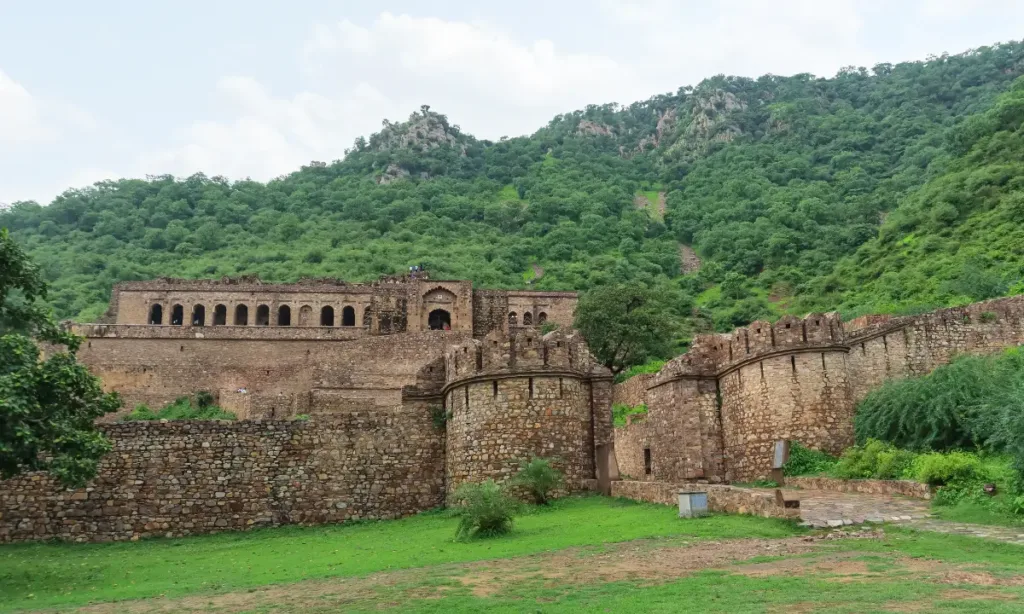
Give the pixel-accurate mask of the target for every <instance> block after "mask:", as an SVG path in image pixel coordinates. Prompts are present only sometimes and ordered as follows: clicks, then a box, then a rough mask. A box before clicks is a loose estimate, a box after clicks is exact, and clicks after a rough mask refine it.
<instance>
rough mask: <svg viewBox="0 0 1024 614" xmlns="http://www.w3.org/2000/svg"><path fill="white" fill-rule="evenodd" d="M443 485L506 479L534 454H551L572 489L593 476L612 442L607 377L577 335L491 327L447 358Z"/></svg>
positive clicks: (577, 487)
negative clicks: (598, 452)
mask: <svg viewBox="0 0 1024 614" xmlns="http://www.w3.org/2000/svg"><path fill="white" fill-rule="evenodd" d="M445 363H446V366H445V373H446V378H447V383H446V385H445V388H444V406H445V409H446V410H447V412H448V414H449V418H448V423H447V429H448V436H447V463H446V474H447V477H448V479H447V487H448V490H449V491H453V490H454V489H455V488H457V487H458V486H459V485H460V484H462V483H463V482H465V481H481V480H484V479H495V480H504V479H507V478H509V477H511V476H512V475H514V474H515V473H516V472H517V471H518V469H519V464H520V462H522V461H524V460H528V459H529V458H531V457H533V456H541V457H547V458H551V459H553V460H554V463H553V464H554V465H555V466H556V467H558V468H559V469H560V470H561V471H562V472H563V473H564V474H565V479H566V484H567V487H568V489H569V490H579V489H582V488H583V487H584V484H585V482H586V480H590V479H593V478H594V477H595V471H596V468H595V464H596V463H595V447H596V446H597V445H601V444H603V443H610V441H611V438H612V429H611V382H610V380H611V377H610V375H609V374H608V373H607V370H605V369H604V368H603V367H600V366H598V365H596V364H595V363H594V361H593V358H592V357H591V356H590V353H589V352H588V351H587V349H586V345H585V344H584V343H583V341H582V338H581V337H580V336H579V335H577V334H566V333H564V332H560V331H556V332H552V333H549V334H547V335H544V336H541V335H540V334H539V331H538V330H537V329H535V328H523V329H518V330H516V332H515V334H513V335H511V336H508V335H505V334H503V333H500V332H494V333H491V334H489V335H487V336H486V337H485V338H483V339H474V340H471V341H467V342H465V343H462V344H460V345H457V346H453V347H452V348H451V349H450V350H449V351H448V352H447V354H446V357H445Z"/></svg>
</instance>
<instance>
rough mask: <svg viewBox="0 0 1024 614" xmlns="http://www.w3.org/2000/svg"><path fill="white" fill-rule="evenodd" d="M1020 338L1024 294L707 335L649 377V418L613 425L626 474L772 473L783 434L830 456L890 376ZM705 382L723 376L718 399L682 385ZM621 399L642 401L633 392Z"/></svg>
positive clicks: (1023, 336) (620, 393) (733, 476)
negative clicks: (646, 459)
mask: <svg viewBox="0 0 1024 614" xmlns="http://www.w3.org/2000/svg"><path fill="white" fill-rule="evenodd" d="M1021 343H1024V296H1015V297H1008V298H1003V299H995V300H991V301H985V302H982V303H976V304H973V305H968V306H966V307H960V308H951V309H942V310H939V311H936V312H933V313H929V314H924V315H919V316H909V317H900V318H897V317H889V316H870V317H863V318H858V319H856V320H853V321H851V322H848V323H845V324H844V323H843V322H842V321H840V319H839V317H838V316H837V315H836V314H810V315H808V316H806V317H805V318H803V319H798V318H793V317H791V316H787V317H784V318H782V319H780V320H779V321H778V322H775V323H768V322H754V323H753V324H751V325H749V326H747V327H744V328H740V329H737V330H736V331H734V332H733V333H731V334H727V335H701V336H698V337H697V338H695V339H694V342H693V344H692V347H691V350H690V351H689V352H688V353H686V354H683V355H681V356H679V357H677V358H675V359H673V360H672V361H669V362H668V363H667V364H666V365H665V367H664V368H663V369H662V370H661V371H660V372H659V373H658V374H657V375H656V376H654V377H653V378H652V379H651V380H649V382H648V386H647V391H646V394H645V396H644V400H645V402H646V404H647V406H648V415H647V417H646V419H645V420H643V421H642V422H639V423H633V424H631V425H629V426H627V427H624V428H619V429H616V456H617V457H618V460H619V464H620V468H621V470H622V471H623V473H625V474H627V475H631V476H633V477H634V478H637V479H641V480H648V481H659V480H661V481H681V480H683V481H685V480H692V479H694V478H695V477H697V476H701V477H703V478H704V479H709V480H715V479H727V480H744V481H745V480H752V479H756V478H760V477H764V476H766V475H767V474H768V472H769V469H770V461H771V451H772V444H773V442H774V441H776V440H779V439H790V440H796V441H799V442H801V443H803V444H804V445H808V446H811V447H814V448H819V449H823V450H827V451H829V452H832V453H838V452H840V451H841V450H842V449H843V448H845V447H847V446H849V445H851V444H852V443H853V414H854V411H855V408H856V404H857V402H859V401H860V400H861V399H863V398H864V396H865V395H866V394H867V393H868V392H870V391H871V390H874V389H875V388H877V387H878V386H880V385H881V384H882V383H883V382H885V381H886V380H888V379H892V378H898V377H907V376H914V375H923V374H926V373H928V372H930V371H931V370H932V369H934V368H935V367H937V366H940V365H942V364H946V363H948V362H949V361H950V360H952V359H953V358H955V357H956V356H957V355H960V354H986V353H991V352H995V351H999V350H1001V349H1004V348H1007V347H1011V346H1015V345H1019V344H1021ZM700 380H710V381H716V382H717V391H716V393H715V394H714V396H713V395H712V394H711V393H710V392H707V393H693V392H692V389H690V388H687V386H688V385H690V384H685V385H684V382H692V381H700ZM688 390H689V392H687V391H688ZM616 395H617V398H628V399H630V401H631V404H636V400H637V398H638V394H637V393H636V391H635V390H630V389H627V388H624V387H623V388H622V389H618V387H617V390H616ZM645 448H646V449H650V451H651V457H652V458H651V460H652V469H653V471H652V473H651V474H650V475H644V474H643V473H642V469H643V455H644V449H645ZM698 451H700V453H698ZM716 461H717V462H718V463H719V465H718V466H715V462H716Z"/></svg>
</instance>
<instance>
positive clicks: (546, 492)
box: [512, 458, 562, 505]
mask: <svg viewBox="0 0 1024 614" xmlns="http://www.w3.org/2000/svg"><path fill="white" fill-rule="evenodd" d="M512 484H513V485H515V486H521V487H522V488H524V489H526V490H527V491H528V492H529V493H530V496H531V497H533V502H534V503H536V504H537V505H547V504H548V502H549V501H550V498H551V492H552V491H553V490H555V489H556V488H558V487H559V486H561V485H562V472H561V471H559V470H557V469H555V468H554V467H552V466H551V462H550V461H549V460H548V459H546V458H533V459H531V460H530V461H529V462H523V464H522V466H521V467H520V469H519V473H518V474H517V475H516V477H514V478H512Z"/></svg>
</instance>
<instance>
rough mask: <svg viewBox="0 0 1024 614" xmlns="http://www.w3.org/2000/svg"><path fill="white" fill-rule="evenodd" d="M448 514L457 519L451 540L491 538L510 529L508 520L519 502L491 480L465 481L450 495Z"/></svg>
mask: <svg viewBox="0 0 1024 614" xmlns="http://www.w3.org/2000/svg"><path fill="white" fill-rule="evenodd" d="M452 499H453V501H454V502H455V504H454V505H453V506H452V508H451V514H452V515H453V516H457V517H458V518H459V526H458V528H457V529H456V530H455V539H457V540H468V539H472V538H474V537H493V536H495V535H503V534H505V533H508V532H509V531H511V530H512V519H513V518H514V517H515V515H516V513H517V512H518V511H519V502H518V501H516V500H515V499H513V498H512V497H509V496H508V495H507V494H505V491H504V490H502V488H501V487H500V486H498V485H497V484H496V483H495V482H494V480H487V481H486V482H483V483H480V484H477V483H474V482H466V483H465V484H463V485H462V486H459V487H458V488H457V489H456V490H455V493H454V494H453V496H452Z"/></svg>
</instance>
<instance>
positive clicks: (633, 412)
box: [612, 403, 647, 426]
mask: <svg viewBox="0 0 1024 614" xmlns="http://www.w3.org/2000/svg"><path fill="white" fill-rule="evenodd" d="M646 415H647V405H644V404H643V403H641V404H640V405H633V406H632V407H631V406H629V405H626V404H625V403H616V404H615V405H612V422H613V423H614V424H615V426H626V418H627V417H628V416H646Z"/></svg>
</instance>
